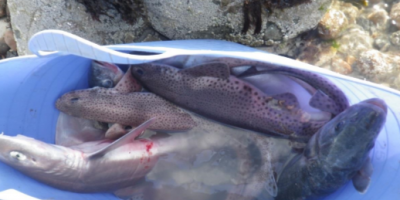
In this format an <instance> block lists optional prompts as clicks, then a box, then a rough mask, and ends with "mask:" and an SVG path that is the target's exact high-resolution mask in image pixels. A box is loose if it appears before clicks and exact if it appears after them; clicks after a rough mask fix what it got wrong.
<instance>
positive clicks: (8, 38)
mask: <svg viewBox="0 0 400 200" xmlns="http://www.w3.org/2000/svg"><path fill="white" fill-rule="evenodd" d="M3 37H4V42H5V43H6V44H7V46H9V47H10V49H11V51H17V43H16V42H15V38H14V33H13V32H12V30H10V29H8V30H7V31H6V32H5V33H4V36H3Z"/></svg>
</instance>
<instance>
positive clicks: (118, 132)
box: [105, 123, 129, 139]
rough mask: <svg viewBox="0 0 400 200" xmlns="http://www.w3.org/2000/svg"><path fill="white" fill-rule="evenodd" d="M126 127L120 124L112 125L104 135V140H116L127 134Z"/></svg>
mask: <svg viewBox="0 0 400 200" xmlns="http://www.w3.org/2000/svg"><path fill="white" fill-rule="evenodd" d="M126 127H127V126H124V125H122V124H117V123H115V124H113V125H111V127H110V128H109V129H108V130H107V132H106V134H105V138H107V139H116V138H119V137H121V136H123V135H125V134H126V133H128V131H129V129H127V128H126Z"/></svg>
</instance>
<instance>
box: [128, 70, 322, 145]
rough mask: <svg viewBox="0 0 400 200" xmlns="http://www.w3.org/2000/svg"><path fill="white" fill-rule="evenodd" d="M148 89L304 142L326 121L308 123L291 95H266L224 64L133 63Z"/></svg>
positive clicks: (218, 117)
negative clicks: (231, 72) (235, 74)
mask: <svg viewBox="0 0 400 200" xmlns="http://www.w3.org/2000/svg"><path fill="white" fill-rule="evenodd" d="M131 71H132V74H133V76H134V77H135V78H136V79H138V80H139V81H140V82H141V83H142V84H143V85H144V86H145V87H146V88H147V89H149V90H150V91H151V92H154V93H155V94H157V95H160V96H161V97H164V98H166V99H167V100H169V101H171V102H173V103H175V104H177V105H178V106H182V107H183V108H186V109H188V110H190V111H193V112H195V113H198V114H201V115H203V116H206V117H209V118H212V119H214V120H217V121H219V122H222V123H226V124H230V125H233V126H237V127H241V128H245V129H250V130H254V131H259V132H263V133H268V134H272V135H280V136H287V137H290V138H295V139H300V140H307V139H309V138H310V137H311V135H312V134H314V133H315V132H316V131H317V130H318V128H320V127H321V126H322V125H323V124H324V123H326V120H321V121H311V120H310V116H309V115H308V113H306V112H303V110H302V109H300V108H299V106H298V103H297V99H296V97H295V96H294V95H292V94H290V93H284V94H279V95H276V96H267V95H265V94H264V93H263V92H262V91H261V90H259V89H257V88H256V87H254V86H252V85H250V84H248V83H246V82H244V81H242V80H240V79H238V78H236V77H235V76H232V75H230V72H229V67H228V66H227V65H225V64H224V63H207V64H204V65H200V66H196V67H192V68H188V69H183V70H179V69H177V68H175V67H172V66H169V65H162V64H141V65H134V66H132V70H131Z"/></svg>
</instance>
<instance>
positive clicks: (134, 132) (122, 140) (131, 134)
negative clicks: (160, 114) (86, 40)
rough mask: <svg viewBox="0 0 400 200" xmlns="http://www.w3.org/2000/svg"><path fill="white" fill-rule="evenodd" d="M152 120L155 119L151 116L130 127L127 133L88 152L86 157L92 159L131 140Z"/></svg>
mask: <svg viewBox="0 0 400 200" xmlns="http://www.w3.org/2000/svg"><path fill="white" fill-rule="evenodd" d="M154 120H155V118H151V119H149V120H147V121H146V122H144V123H143V124H141V125H139V126H138V127H136V128H135V129H132V130H131V131H129V133H127V134H125V135H124V136H122V137H120V138H119V139H117V140H115V141H114V142H112V143H111V144H109V145H107V146H106V147H104V148H102V149H100V150H98V151H95V152H93V153H90V154H88V158H89V159H92V158H96V157H98V156H102V155H104V154H105V153H107V152H108V151H111V150H113V149H115V148H117V147H120V146H121V145H124V144H126V143H129V142H132V141H133V140H135V139H136V138H137V137H139V136H140V135H141V134H142V133H143V131H145V130H146V129H147V128H148V127H149V126H150V125H151V124H152V123H153V122H154Z"/></svg>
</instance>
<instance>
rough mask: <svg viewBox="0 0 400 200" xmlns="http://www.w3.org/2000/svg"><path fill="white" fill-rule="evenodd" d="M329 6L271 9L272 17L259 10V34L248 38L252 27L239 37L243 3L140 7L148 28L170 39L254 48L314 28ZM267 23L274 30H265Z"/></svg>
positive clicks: (323, 0)
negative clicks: (215, 41)
mask: <svg viewBox="0 0 400 200" xmlns="http://www.w3.org/2000/svg"><path fill="white" fill-rule="evenodd" d="M330 2H331V0H319V1H311V2H310V3H304V4H300V5H298V6H294V7H291V8H284V9H272V13H270V12H267V9H265V7H263V8H262V10H264V11H263V12H262V14H261V17H262V20H263V23H262V27H261V32H260V34H256V35H254V34H252V33H253V32H254V28H255V27H253V26H250V29H249V31H248V32H247V34H246V36H243V35H242V34H241V31H242V28H243V21H244V20H243V19H244V18H243V9H242V8H243V3H244V1H243V0H232V1H227V0H213V1H212V0H209V1H163V0H147V1H144V7H145V8H146V10H147V15H148V20H149V22H150V23H151V24H152V27H154V29H156V30H157V31H158V32H160V33H161V34H163V35H165V36H166V37H168V38H170V39H194V38H214V39H227V40H231V41H234V42H240V43H243V44H246V45H251V46H258V45H264V44H265V43H266V42H267V41H269V44H270V43H271V42H272V43H274V41H276V40H277V39H279V40H281V39H282V40H288V39H291V38H294V37H295V36H297V35H298V34H299V33H301V32H304V31H306V30H309V29H311V28H312V27H315V26H316V24H317V23H318V22H319V21H320V19H321V17H322V16H323V14H324V13H325V11H326V9H327V8H328V7H329V5H330ZM268 15H269V16H268ZM271 23H272V24H274V25H275V26H276V27H271V26H269V25H271ZM271 32H272V33H271ZM247 35H248V36H247Z"/></svg>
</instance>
